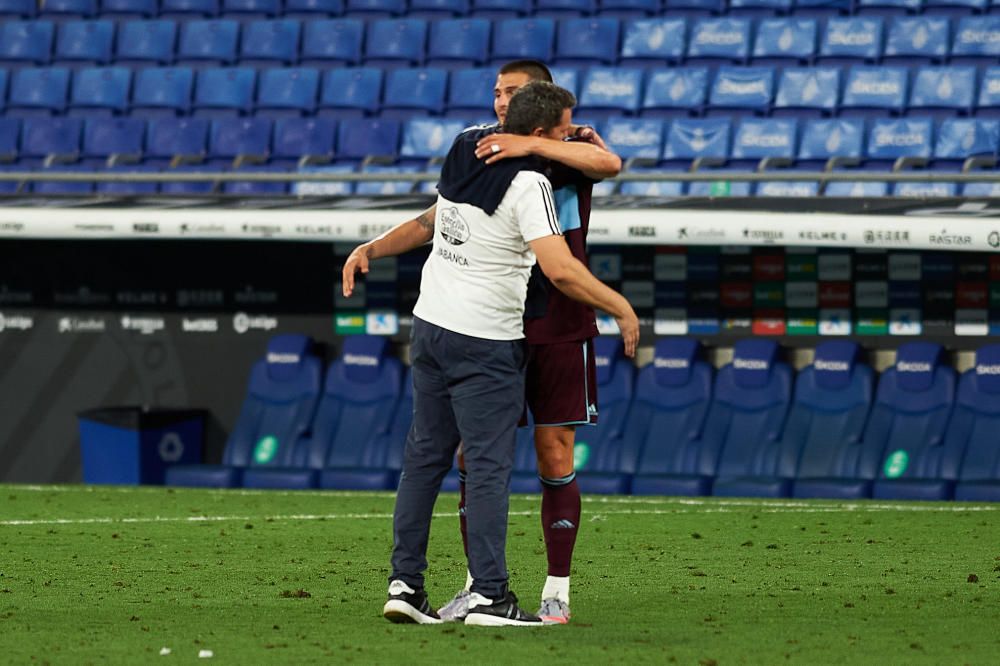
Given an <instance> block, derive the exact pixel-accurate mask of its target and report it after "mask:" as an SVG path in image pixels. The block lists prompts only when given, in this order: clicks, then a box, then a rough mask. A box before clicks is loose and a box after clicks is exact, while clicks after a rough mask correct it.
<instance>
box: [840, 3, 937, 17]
mask: <svg viewBox="0 0 1000 666" xmlns="http://www.w3.org/2000/svg"><path fill="white" fill-rule="evenodd" d="M922 4H923V0H856V2H855V4H854V12H855V13H856V14H875V15H878V16H891V15H899V14H918V13H920V6H921V5H922Z"/></svg>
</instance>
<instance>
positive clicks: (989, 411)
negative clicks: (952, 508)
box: [945, 345, 1000, 502]
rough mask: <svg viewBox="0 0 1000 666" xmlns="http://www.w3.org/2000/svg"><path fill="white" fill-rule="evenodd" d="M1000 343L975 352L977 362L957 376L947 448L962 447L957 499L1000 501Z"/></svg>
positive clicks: (946, 436) (956, 491)
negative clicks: (999, 435) (998, 436)
mask: <svg viewBox="0 0 1000 666" xmlns="http://www.w3.org/2000/svg"><path fill="white" fill-rule="evenodd" d="M998 375H1000V347H998V345H987V346H985V347H980V348H979V350H978V351H977V352H976V365H975V367H972V368H969V369H968V370H966V371H965V372H963V373H962V376H961V377H960V378H959V380H958V394H957V396H956V398H955V410H954V412H953V414H952V417H951V421H950V422H949V423H948V432H947V434H946V435H945V439H946V443H945V449H946V450H949V451H955V450H963V451H965V455H964V457H963V459H962V462H961V467H960V468H959V472H958V484H957V485H956V487H955V499H956V500H959V501H962V502H984V501H985V502H997V501H1000V447H998V446H997V444H996V434H997V432H998V428H1000V400H998V399H997V393H1000V387H998V382H997V376H998Z"/></svg>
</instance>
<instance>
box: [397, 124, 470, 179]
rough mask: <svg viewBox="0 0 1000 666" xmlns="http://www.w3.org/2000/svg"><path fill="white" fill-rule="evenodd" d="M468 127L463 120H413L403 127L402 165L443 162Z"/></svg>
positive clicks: (400, 158)
mask: <svg viewBox="0 0 1000 666" xmlns="http://www.w3.org/2000/svg"><path fill="white" fill-rule="evenodd" d="M466 126H467V125H466V124H465V123H464V122H462V121H461V120H455V119H451V120H442V119H435V118H419V117H418V118H411V119H410V120H407V121H406V123H405V124H404V125H403V143H402V146H401V147H400V149H399V160H400V162H401V163H411V164H417V165H418V166H424V167H426V166H428V164H427V162H428V161H429V160H435V161H438V160H441V158H443V157H444V156H445V155H447V154H448V150H449V149H451V145H452V143H454V141H455V137H456V136H458V135H459V133H461V131H462V130H463V129H465V127H466Z"/></svg>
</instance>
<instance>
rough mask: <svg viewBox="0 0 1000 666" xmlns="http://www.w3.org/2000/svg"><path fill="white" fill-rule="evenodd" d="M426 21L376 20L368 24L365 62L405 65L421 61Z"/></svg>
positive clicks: (420, 62) (370, 65) (385, 65)
mask: <svg viewBox="0 0 1000 666" xmlns="http://www.w3.org/2000/svg"><path fill="white" fill-rule="evenodd" d="M426 42H427V21H425V20H424V19H410V18H401V19H378V20H375V21H372V22H371V23H369V24H368V32H367V35H366V37H365V65H366V66H369V67H409V66H415V65H420V64H422V63H423V61H424V52H425V48H424V47H425V44H426Z"/></svg>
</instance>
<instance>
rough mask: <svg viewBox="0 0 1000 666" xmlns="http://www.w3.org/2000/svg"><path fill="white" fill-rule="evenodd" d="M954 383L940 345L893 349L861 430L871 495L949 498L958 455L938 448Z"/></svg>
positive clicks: (919, 344)
mask: <svg viewBox="0 0 1000 666" xmlns="http://www.w3.org/2000/svg"><path fill="white" fill-rule="evenodd" d="M955 384H956V378H955V371H954V370H953V369H952V368H951V367H949V366H948V365H947V362H946V360H945V358H944V350H943V349H942V348H941V346H940V345H938V344H936V343H933V342H911V343H907V344H905V345H903V346H901V347H900V348H899V350H898V351H897V353H896V365H895V366H893V367H892V368H889V369H887V370H885V371H884V372H882V376H881V378H880V379H879V384H878V391H877V392H876V394H875V404H874V406H873V407H872V413H871V416H870V417H869V419H868V425H867V427H866V428H865V435H864V453H863V454H862V461H861V473H862V478H874V479H875V484H874V486H873V490H872V496H873V497H875V498H878V499H924V500H945V499H951V497H952V493H953V489H954V484H955V479H956V478H957V476H958V469H959V465H960V464H961V454H962V451H960V450H948V449H946V448H945V446H944V445H945V431H946V429H947V426H948V420H949V418H950V417H951V412H952V407H953V405H954V400H955ZM948 443H949V444H956V443H957V442H955V441H954V440H953V441H951V442H948Z"/></svg>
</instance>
